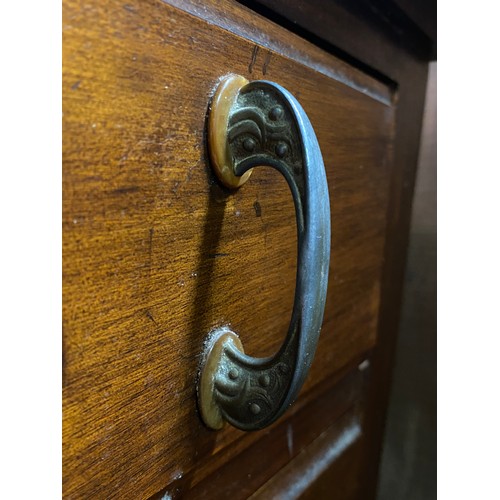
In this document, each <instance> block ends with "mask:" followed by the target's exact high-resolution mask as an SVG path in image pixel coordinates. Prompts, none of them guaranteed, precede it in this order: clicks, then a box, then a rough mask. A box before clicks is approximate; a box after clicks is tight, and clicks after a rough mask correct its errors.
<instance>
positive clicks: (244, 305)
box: [63, 0, 394, 498]
mask: <svg viewBox="0 0 500 500" xmlns="http://www.w3.org/2000/svg"><path fill="white" fill-rule="evenodd" d="M63 63H64V68H63V113H64V117H63V295H64V296H63V344H64V345H63V351H64V361H63V369H64V372H63V447H64V464H63V467H64V471H63V485H64V494H65V496H66V497H67V498H114V497H119V498H147V497H149V496H151V495H153V494H155V493H156V492H158V491H160V490H162V489H163V488H164V487H165V486H166V485H168V484H170V483H172V482H173V481H175V480H176V479H178V478H179V477H182V476H184V475H186V474H188V473H189V472H190V471H192V470H194V469H195V468H200V470H202V469H203V467H204V466H205V465H206V464H207V463H208V462H210V460H211V456H212V455H214V454H215V453H218V452H220V451H221V450H224V449H228V450H229V449H230V448H231V447H232V446H235V443H237V442H238V441H239V440H241V439H242V436H243V435H244V433H242V432H240V431H238V430H236V429H233V428H231V427H229V426H228V427H227V428H225V429H224V430H223V431H220V432H217V433H216V432H213V431H209V430H208V429H207V428H205V427H204V425H203V424H202V423H201V420H200V418H199V416H198V413H197V408H196V397H195V375H196V371H197V365H198V360H199V354H200V352H201V350H202V344H203V341H204V338H205V336H206V335H207V333H208V332H209V331H210V330H211V329H213V328H214V327H216V326H218V325H222V324H228V323H230V324H231V326H232V328H233V329H234V330H235V331H236V332H238V333H239V334H240V335H241V337H242V340H243V343H244V345H245V350H246V351H247V352H248V353H250V354H251V355H253V356H265V355H269V354H271V353H272V352H274V351H275V350H276V349H277V348H278V347H279V345H280V344H281V342H282V341H283V339H284V336H285V333H286V331H287V327H288V322H289V319H290V313H291V310H292V302H293V292H294V286H295V265H296V264H295V259H296V234H295V233H296V229H295V215H294V208H293V202H292V197H291V195H290V193H289V191H288V187H287V185H286V183H285V181H284V179H283V178H281V177H280V175H279V174H277V173H276V172H274V171H272V170H271V169H258V170H257V171H255V172H254V174H253V176H252V178H251V180H250V181H249V182H248V183H247V184H246V185H245V186H244V187H243V188H242V189H240V190H239V191H236V192H233V193H230V192H228V191H226V190H225V189H223V188H221V187H220V186H219V185H218V184H217V182H216V181H215V179H214V176H213V175H212V173H211V171H210V167H209V164H208V158H207V152H206V138H205V130H206V115H207V106H208V103H209V101H210V97H211V95H212V93H213V91H214V89H215V87H216V85H217V82H218V81H219V79H220V77H221V76H223V75H225V74H228V73H237V74H241V75H244V76H246V77H247V78H249V79H259V78H263V77H264V78H265V79H269V80H272V81H275V82H277V83H279V84H281V85H283V86H284V87H285V88H287V89H288V90H289V91H290V92H292V94H294V95H295V96H296V97H297V98H298V99H299V100H300V102H301V104H302V105H303V107H304V109H305V111H306V112H307V113H308V115H309V118H310V120H311V122H312V124H313V126H314V128H315V131H316V134H317V137H318V140H319V143H320V146H321V149H322V152H323V156H324V161H325V167H326V169H327V177H328V183H329V190H330V198H331V209H332V212H331V216H332V250H331V254H332V260H331V267H330V283H329V290H328V299H327V306H326V312H325V321H324V327H323V330H322V334H321V337H320V341H319V345H318V350H317V354H316V358H315V360H314V363H313V365H312V369H311V372H310V375H309V377H308V379H307V382H306V384H305V386H304V388H303V390H302V393H301V396H300V398H299V404H300V400H301V399H303V401H306V398H307V397H308V394H309V395H310V394H313V393H314V392H313V391H314V390H315V388H316V387H319V386H320V385H321V384H325V383H327V382H325V381H328V380H330V381H335V380H338V379H339V377H340V374H341V373H343V372H345V370H346V368H347V367H349V366H352V365H353V364H355V363H357V362H358V361H359V360H360V359H362V358H363V357H364V356H365V355H366V354H367V353H368V352H369V351H370V349H371V348H372V347H373V346H374V344H375V342H376V323H377V312H378V306H379V287H380V275H381V266H382V252H383V246H384V232H385V226H386V208H387V201H388V186H389V176H390V171H391V157H392V130H393V122H394V109H393V107H392V105H391V104H390V101H388V100H385V99H382V98H381V99H377V98H374V97H371V96H370V95H371V93H370V92H367V93H364V92H361V91H359V90H356V88H353V86H351V85H350V83H349V80H348V79H346V80H345V81H344V82H340V81H338V80H335V79H333V78H329V77H327V76H325V75H324V74H322V73H320V72H317V71H315V70H314V69H312V68H311V67H308V66H307V65H305V64H303V63H302V62H297V61H294V60H292V59H290V58H288V57H284V56H282V55H279V54H277V53H275V52H272V51H269V50H264V49H262V48H261V49H260V50H259V49H258V48H256V45H255V44H254V43H251V42H249V41H248V40H245V39H243V38H240V37H237V36H235V35H233V34H231V33H230V32H228V31H224V30H222V29H220V28H217V27H215V26H214V25H211V24H208V23H207V22H206V21H204V20H202V19H199V18H197V17H195V16H192V15H189V14H187V13H185V12H182V11H180V10H178V9H177V8H174V7H172V6H170V5H167V4H165V3H162V2H160V1H155V0H143V1H139V0H131V1H129V2H128V3H127V4H124V3H122V2H119V1H117V0H106V1H105V2H101V1H97V0H88V1H85V2H78V1H75V0H65V1H64V5H63ZM336 65H340V63H339V62H338V61H337V60H336V59H335V58H333V57H332V58H331V66H332V68H335V67H336ZM354 73H355V76H356V79H357V81H360V80H361V81H362V82H364V85H365V86H366V88H367V89H370V88H379V86H380V84H378V83H376V82H374V81H372V80H370V79H369V78H368V77H365V76H364V75H362V74H360V73H356V72H353V74H354ZM386 93H387V92H386ZM373 94H376V92H375V93H373ZM284 418H287V417H286V416H285V417H284ZM278 424H279V422H278ZM266 432H268V431H267V430H265V431H261V432H257V433H253V434H252V435H251V438H249V439H248V438H246V439H247V441H248V442H249V443H251V442H254V441H257V440H258V439H259V438H260V437H261V436H263V435H265V433H266ZM245 442H246V441H245ZM207 474H208V472H207ZM200 480H201V479H200Z"/></svg>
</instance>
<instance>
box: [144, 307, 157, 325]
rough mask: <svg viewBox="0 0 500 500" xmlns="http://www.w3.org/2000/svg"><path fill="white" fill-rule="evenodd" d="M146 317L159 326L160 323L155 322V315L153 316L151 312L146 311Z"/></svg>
mask: <svg viewBox="0 0 500 500" xmlns="http://www.w3.org/2000/svg"><path fill="white" fill-rule="evenodd" d="M146 316H147V317H148V319H150V320H151V321H152V322H153V323H154V324H155V325H157V324H158V323H157V322H156V321H155V319H154V318H153V315H152V314H151V311H150V310H149V309H148V310H146Z"/></svg>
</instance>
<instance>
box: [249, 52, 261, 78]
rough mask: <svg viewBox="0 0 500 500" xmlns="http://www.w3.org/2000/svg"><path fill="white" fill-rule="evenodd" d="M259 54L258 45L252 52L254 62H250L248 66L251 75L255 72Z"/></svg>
mask: <svg viewBox="0 0 500 500" xmlns="http://www.w3.org/2000/svg"><path fill="white" fill-rule="evenodd" d="M258 52H259V47H258V45H256V46H255V47H254V48H253V52H252V60H251V61H250V64H249V65H248V72H249V73H251V72H252V70H253V66H254V64H255V61H256V59H257V54H258Z"/></svg>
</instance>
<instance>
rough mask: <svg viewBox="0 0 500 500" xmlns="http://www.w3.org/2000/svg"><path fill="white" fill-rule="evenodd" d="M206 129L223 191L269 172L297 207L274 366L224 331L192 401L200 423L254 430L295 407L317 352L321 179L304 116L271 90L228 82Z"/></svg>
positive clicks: (323, 257)
mask: <svg viewBox="0 0 500 500" xmlns="http://www.w3.org/2000/svg"><path fill="white" fill-rule="evenodd" d="M221 103H223V104H221ZM209 126H210V129H209V135H210V153H211V159H212V163H213V165H214V168H215V170H216V172H217V174H218V176H219V178H220V180H221V181H222V182H223V183H224V184H225V185H226V186H229V187H233V188H234V187H239V186H241V184H242V183H244V182H245V181H246V180H248V177H249V176H250V173H251V170H252V168H255V167H258V166H268V167H272V168H275V169H276V170H278V171H279V172H281V174H282V175H283V176H284V177H285V179H286V180H287V182H288V185H289V187H290V190H291V192H292V196H293V199H294V203H295V214H296V220H297V235H298V262H297V281H296V289H295V300H294V307H293V312H292V318H291V322H290V327H289V330H288V334H287V336H286V339H285V341H284V343H283V345H282V346H281V348H280V349H279V351H278V352H277V353H276V354H275V355H274V356H271V357H269V358H253V357H250V356H247V355H246V354H244V352H243V346H242V345H241V342H240V340H239V338H238V336H237V335H236V334H235V333H234V332H232V331H231V330H229V329H227V328H224V329H220V330H218V331H216V332H214V333H213V334H212V335H211V336H210V337H209V339H208V341H207V347H206V350H205V356H204V361H203V365H202V369H201V376H200V384H199V387H198V394H199V405H200V409H201V413H202V417H203V419H204V421H205V423H207V425H208V426H209V427H212V428H220V427H221V426H222V424H223V422H224V421H227V422H229V423H231V424H232V425H234V426H235V427H238V428H240V429H243V430H256V429H261V428H263V427H265V426H267V425H269V424H270V423H272V422H273V421H275V420H276V419H277V418H278V417H279V416H280V415H281V414H282V413H283V412H284V411H285V410H286V409H287V408H288V407H289V406H290V404H292V402H293V401H294V400H295V398H296V396H297V394H298V392H299V390H300V388H301V386H302V384H303V382H304V379H305V377H306V374H307V371H308V369H309V366H310V364H311V362H312V358H313V356H314V351H315V349H316V344H317V339H318V336H319V332H320V328H321V323H322V321H323V312H324V306H325V300H326V287H327V281H328V267H329V257H330V205H329V198H328V189H327V184H326V175H325V170H324V166H323V160H322V157H321V152H320V149H319V145H318V142H317V139H316V136H315V134H314V131H313V129H312V126H311V124H310V122H309V120H308V118H307V116H306V114H305V112H304V111H303V109H302V107H301V106H300V104H299V103H298V102H297V101H296V99H295V98H294V97H293V96H292V95H291V94H290V93H289V92H288V91H286V90H285V89H284V88H282V87H280V86H279V85H277V84H274V83H271V82H265V81H257V82H252V83H248V82H247V81H246V80H244V79H243V78H242V77H235V76H233V77H230V78H228V79H226V80H225V81H224V82H223V83H222V84H221V85H220V87H219V89H218V91H217V93H216V96H215V97H214V102H213V104H212V110H211V114H210V121H209ZM221 127H222V130H221Z"/></svg>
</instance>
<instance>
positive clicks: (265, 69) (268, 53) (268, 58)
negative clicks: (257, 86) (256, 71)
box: [262, 50, 272, 75]
mask: <svg viewBox="0 0 500 500" xmlns="http://www.w3.org/2000/svg"><path fill="white" fill-rule="evenodd" d="M271 56H272V54H271V51H270V50H268V51H267V54H266V59H265V60H264V64H263V65H262V74H263V75H265V74H266V73H267V67H268V66H269V63H270V62H271Z"/></svg>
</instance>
